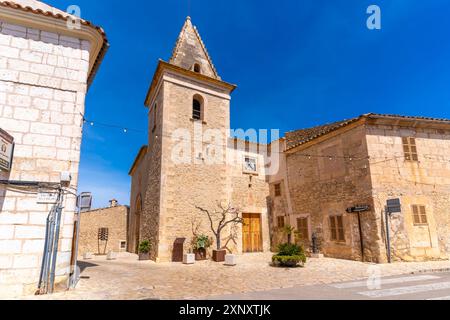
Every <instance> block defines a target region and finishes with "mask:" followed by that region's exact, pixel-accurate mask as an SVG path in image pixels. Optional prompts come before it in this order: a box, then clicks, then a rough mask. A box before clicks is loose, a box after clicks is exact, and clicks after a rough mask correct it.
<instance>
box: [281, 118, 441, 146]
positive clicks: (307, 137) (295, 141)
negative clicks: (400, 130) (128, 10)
mask: <svg viewBox="0 0 450 320" xmlns="http://www.w3.org/2000/svg"><path fill="white" fill-rule="evenodd" d="M363 118H366V119H382V118H385V119H398V120H401V119H408V120H417V121H432V122H446V123H449V124H450V120H449V119H443V118H430V117H414V116H402V115H396V114H378V113H367V114H364V115H361V116H359V117H355V118H352V119H348V120H342V121H337V122H333V123H329V124H325V125H321V126H317V127H313V128H306V129H300V130H296V131H291V132H287V133H286V150H290V149H293V148H295V147H298V146H300V145H302V144H305V143H307V142H309V141H312V140H314V139H316V138H319V137H321V136H323V135H326V134H328V133H330V132H333V131H335V130H338V129H340V128H343V127H346V126H347V125H349V124H352V123H354V122H357V121H358V120H360V119H363Z"/></svg>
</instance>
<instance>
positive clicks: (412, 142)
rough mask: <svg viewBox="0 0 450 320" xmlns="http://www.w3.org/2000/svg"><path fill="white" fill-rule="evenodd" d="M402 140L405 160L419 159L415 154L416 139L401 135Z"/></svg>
mask: <svg viewBox="0 0 450 320" xmlns="http://www.w3.org/2000/svg"><path fill="white" fill-rule="evenodd" d="M402 142H403V152H404V154H405V160H408V161H419V157H418V154H417V146H416V139H415V138H412V137H403V138H402Z"/></svg>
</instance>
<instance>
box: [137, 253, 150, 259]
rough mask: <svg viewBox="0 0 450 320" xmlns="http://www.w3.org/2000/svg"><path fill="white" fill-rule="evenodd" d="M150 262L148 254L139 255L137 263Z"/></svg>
mask: <svg viewBox="0 0 450 320" xmlns="http://www.w3.org/2000/svg"><path fill="white" fill-rule="evenodd" d="M145 260H150V253H148V252H147V253H139V261H145Z"/></svg>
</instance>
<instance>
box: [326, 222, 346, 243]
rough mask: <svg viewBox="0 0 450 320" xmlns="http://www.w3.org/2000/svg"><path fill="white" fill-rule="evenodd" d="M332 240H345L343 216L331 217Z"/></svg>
mask: <svg viewBox="0 0 450 320" xmlns="http://www.w3.org/2000/svg"><path fill="white" fill-rule="evenodd" d="M330 231H331V240H333V241H345V233H344V219H343V216H331V217H330Z"/></svg>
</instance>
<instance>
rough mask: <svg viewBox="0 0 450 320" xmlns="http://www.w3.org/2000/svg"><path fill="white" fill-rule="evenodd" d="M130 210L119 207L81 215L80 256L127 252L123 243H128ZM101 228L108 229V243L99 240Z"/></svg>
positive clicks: (125, 207)
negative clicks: (122, 245)
mask: <svg viewBox="0 0 450 320" xmlns="http://www.w3.org/2000/svg"><path fill="white" fill-rule="evenodd" d="M128 211H129V208H128V207H127V206H117V207H111V208H103V209H98V210H92V211H89V212H82V213H81V223H80V238H79V242H78V255H79V256H82V255H83V254H85V253H91V254H103V253H104V252H105V253H108V252H109V251H113V252H125V251H126V247H125V248H122V247H121V242H123V241H127V218H128ZM100 228H108V241H107V242H105V241H99V240H98V231H99V229H100Z"/></svg>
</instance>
